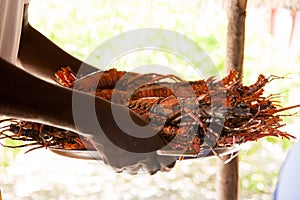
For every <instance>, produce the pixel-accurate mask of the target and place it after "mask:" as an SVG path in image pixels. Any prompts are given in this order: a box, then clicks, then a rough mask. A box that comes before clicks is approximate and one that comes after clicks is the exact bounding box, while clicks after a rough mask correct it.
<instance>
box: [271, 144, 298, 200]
mask: <svg viewBox="0 0 300 200" xmlns="http://www.w3.org/2000/svg"><path fill="white" fill-rule="evenodd" d="M299 182H300V141H298V142H297V143H296V144H295V145H294V146H293V147H292V149H291V150H290V152H289V154H288V156H287V158H286V160H285V162H284V164H283V166H282V168H281V172H280V175H279V180H278V183H277V187H276V191H275V193H274V200H300V184H299Z"/></svg>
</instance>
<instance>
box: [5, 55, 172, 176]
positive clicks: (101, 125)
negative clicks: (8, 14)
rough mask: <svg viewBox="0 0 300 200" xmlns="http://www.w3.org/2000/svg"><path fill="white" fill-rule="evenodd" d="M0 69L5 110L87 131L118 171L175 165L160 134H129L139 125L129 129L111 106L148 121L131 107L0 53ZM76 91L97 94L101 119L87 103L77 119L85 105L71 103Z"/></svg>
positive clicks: (90, 99) (138, 121) (124, 114)
mask: <svg viewBox="0 0 300 200" xmlns="http://www.w3.org/2000/svg"><path fill="white" fill-rule="evenodd" d="M0 74H1V75H2V78H1V79H0V86H1V87H0V94H1V96H0V113H1V114H4V115H7V116H10V117H16V118H19V119H26V120H30V121H35V122H40V123H44V124H48V125H55V126H59V127H61V128H65V129H68V130H72V131H75V132H78V133H80V134H87V135H88V136H89V137H91V139H92V141H93V143H94V145H95V147H96V148H97V150H98V151H99V152H100V153H101V155H102V157H103V161H104V162H105V163H106V164H109V165H110V166H112V167H113V168H114V169H115V170H116V171H123V170H126V171H128V172H129V173H131V174H134V173H137V172H138V170H139V169H140V168H142V169H144V170H146V171H147V172H149V173H154V172H156V171H158V170H167V169H169V168H170V167H172V166H173V165H174V163H175V158H174V157H163V156H158V155H156V150H157V149H160V148H162V147H163V146H164V144H163V142H162V141H161V139H160V138H159V136H157V135H154V136H151V137H148V138H137V137H133V136H130V135H128V134H127V131H129V132H134V131H136V130H135V128H134V127H132V128H131V127H129V128H128V130H127V131H123V130H122V129H120V128H119V126H118V125H117V124H116V122H115V120H114V116H113V115H112V112H111V108H112V106H113V107H114V109H116V110H117V113H118V117H120V118H122V119H123V118H124V117H128V112H130V114H131V117H132V119H133V121H134V122H135V123H136V124H138V125H140V126H144V125H146V124H147V123H146V122H145V121H144V120H143V119H142V118H140V117H139V116H138V115H136V114H135V113H133V112H131V111H130V110H128V109H127V108H125V107H123V106H120V105H115V104H111V103H110V102H108V101H105V100H103V99H100V98H95V97H93V96H91V95H88V94H84V93H81V92H78V91H72V90H70V89H67V88H62V87H59V86H56V85H53V84H51V83H49V82H45V81H43V80H41V79H39V78H36V77H34V76H32V75H30V74H28V73H27V72H25V71H23V70H21V69H19V68H17V67H15V66H14V65H12V64H10V63H8V62H6V61H4V60H3V59H0ZM73 95H76V98H77V99H80V102H93V101H94V100H95V108H96V119H95V120H96V122H95V121H94V120H93V119H92V118H90V116H91V115H90V112H89V109H87V108H85V107H83V108H81V110H80V111H82V113H80V114H81V115H82V116H80V117H79V119H81V120H80V121H79V122H78V121H77V123H76V124H75V122H74V119H73V112H74V109H77V108H79V107H80V106H81V105H79V106H77V107H74V108H73V107H72V101H73V99H72V97H73ZM83 106H84V105H83ZM147 131H151V130H150V129H149V128H145V129H143V133H141V134H146V133H147Z"/></svg>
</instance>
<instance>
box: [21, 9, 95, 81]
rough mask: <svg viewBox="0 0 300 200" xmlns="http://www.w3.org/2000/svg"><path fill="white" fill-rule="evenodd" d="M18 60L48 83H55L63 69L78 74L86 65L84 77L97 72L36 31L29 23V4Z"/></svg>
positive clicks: (25, 13) (26, 68)
mask: <svg viewBox="0 0 300 200" xmlns="http://www.w3.org/2000/svg"><path fill="white" fill-rule="evenodd" d="M18 58H19V60H20V62H21V65H22V67H23V68H24V69H25V70H26V71H28V72H29V73H31V74H34V75H36V76H38V77H39V78H42V79H43V80H46V81H48V82H53V80H52V79H51V78H52V77H53V75H54V73H55V72H56V71H57V70H58V69H60V68H61V67H66V66H71V67H72V69H73V70H74V71H75V72H77V70H78V69H79V68H80V67H81V66H82V65H83V64H84V65H85V67H84V71H82V72H83V75H86V74H89V73H91V72H94V71H96V70H97V69H96V68H94V67H92V66H90V65H87V64H85V63H83V62H82V61H80V60H78V59H76V58H75V57H73V56H71V55H70V54H68V53H67V52H65V51H64V50H62V49H61V48H60V47H58V46H57V45H56V44H54V43H53V42H52V41H50V40H49V39H48V38H46V37H45V36H44V35H43V34H41V33H40V32H39V31H37V30H36V29H34V28H33V27H32V26H31V25H30V24H29V22H28V4H27V5H25V7H24V15H23V27H22V34H21V41H20V48H19V53H18Z"/></svg>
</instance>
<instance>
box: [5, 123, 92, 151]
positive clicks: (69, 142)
mask: <svg viewBox="0 0 300 200" xmlns="http://www.w3.org/2000/svg"><path fill="white" fill-rule="evenodd" d="M4 121H8V120H2V121H1V122H4ZM9 121H10V125H7V126H4V127H1V129H2V130H1V132H0V136H2V139H4V138H9V139H11V140H20V141H24V142H25V144H24V145H20V146H6V147H13V148H18V147H27V146H37V147H35V148H33V149H37V148H42V147H55V148H62V149H77V150H81V149H94V148H93V146H92V144H91V142H90V141H89V139H88V138H83V137H80V136H79V135H78V134H77V133H74V132H71V131H66V130H64V129H60V128H56V127H53V126H48V125H44V124H40V123H35V122H28V121H20V120H14V119H9ZM6 132H10V133H11V134H7V133H6ZM28 142H30V143H28ZM2 146H5V145H2ZM33 149H30V150H28V151H27V152H29V151H31V150H33Z"/></svg>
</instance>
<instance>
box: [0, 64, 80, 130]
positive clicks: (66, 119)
mask: <svg viewBox="0 0 300 200" xmlns="http://www.w3.org/2000/svg"><path fill="white" fill-rule="evenodd" d="M0 74H1V79H0V94H1V95H0V114H3V115H7V116H10V117H16V118H20V119H27V120H33V121H37V122H43V123H47V124H53V125H54V124H55V125H58V126H62V127H65V128H68V129H75V126H74V123H73V118H72V91H71V90H68V89H65V88H62V87H59V86H55V85H52V84H50V83H47V82H45V81H42V80H40V79H38V78H36V77H34V76H31V75H30V74H28V73H26V72H24V71H23V70H21V69H18V68H16V67H15V66H14V65H11V64H9V63H7V62H5V61H4V60H2V59H0Z"/></svg>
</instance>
